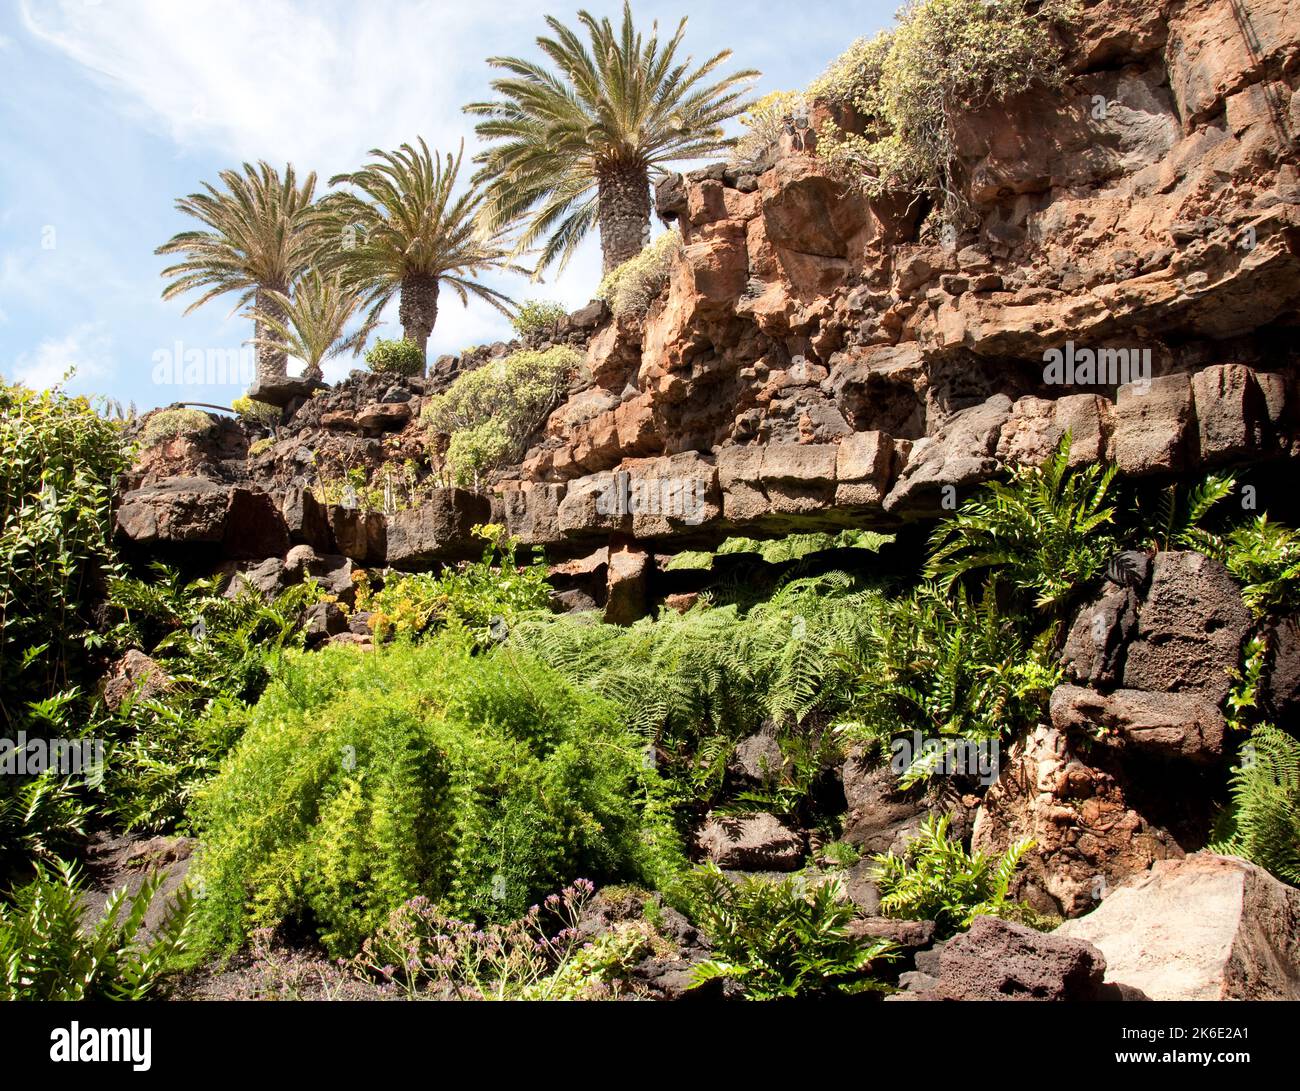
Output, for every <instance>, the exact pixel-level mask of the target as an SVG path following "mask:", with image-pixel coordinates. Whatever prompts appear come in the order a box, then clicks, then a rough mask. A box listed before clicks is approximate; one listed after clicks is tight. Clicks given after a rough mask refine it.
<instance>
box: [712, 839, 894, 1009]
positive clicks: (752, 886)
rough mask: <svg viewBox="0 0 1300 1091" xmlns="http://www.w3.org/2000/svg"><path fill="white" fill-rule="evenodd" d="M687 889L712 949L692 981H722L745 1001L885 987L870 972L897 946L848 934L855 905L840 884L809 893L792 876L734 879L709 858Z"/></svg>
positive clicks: (820, 886) (822, 994)
mask: <svg viewBox="0 0 1300 1091" xmlns="http://www.w3.org/2000/svg"><path fill="white" fill-rule="evenodd" d="M686 889H687V894H686V896H687V898H688V901H689V904H690V907H691V912H692V916H693V917H694V919H695V921H696V922H697V923H698V924H699V926H700V928H701V929H702V930H703V931H704V933H705V935H706V936H707V937H708V939H709V942H710V943H711V944H712V947H713V952H714V957H713V958H710V959H708V960H706V961H704V962H701V963H700V964H698V965H697V966H696V968H695V980H694V983H693V987H697V988H698V987H699V986H701V985H703V984H705V983H706V982H709V981H714V980H717V979H725V980H729V981H733V982H735V983H736V984H737V985H738V986H739V987H740V990H741V992H742V994H743V995H744V997H745V998H746V999H748V1000H776V999H781V998H791V997H801V998H808V997H817V996H828V995H836V994H845V993H861V992H866V991H871V990H880V989H881V988H883V986H882V984H881V983H880V982H879V981H877V980H876V979H875V978H873V977H872V976H871V972H872V970H873V969H875V968H876V966H877V964H879V963H881V962H885V961H889V960H890V959H891V958H892V957H893V955H894V951H895V948H894V945H893V944H892V943H890V942H888V941H886V940H881V939H874V938H872V937H870V936H852V935H850V934H849V931H848V924H849V922H850V921H851V920H852V919H853V917H854V914H855V908H854V906H853V903H851V902H849V901H848V900H847V899H846V898H845V897H844V893H843V890H842V888H841V887H840V885H839V883H838V882H836V881H830V882H826V883H821V884H818V885H816V886H814V887H813V889H812V890H811V891H807V890H805V889H804V887H803V885H802V883H801V880H799V879H798V878H794V877H792V878H788V879H784V880H782V881H781V882H770V881H768V880H766V879H761V878H756V877H747V878H744V879H741V880H740V881H733V880H731V879H729V878H728V877H727V876H726V875H724V874H723V873H722V872H721V871H720V870H718V868H717V866H716V865H714V864H707V865H705V866H704V867H702V868H698V869H696V871H694V872H692V874H691V877H690V880H689V882H688V883H687V888H686Z"/></svg>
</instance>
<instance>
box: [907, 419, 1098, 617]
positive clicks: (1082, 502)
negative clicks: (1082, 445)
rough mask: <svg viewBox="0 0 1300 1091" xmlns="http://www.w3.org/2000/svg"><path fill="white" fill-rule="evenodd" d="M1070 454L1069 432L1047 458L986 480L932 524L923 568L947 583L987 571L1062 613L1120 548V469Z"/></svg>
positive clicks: (1044, 606)
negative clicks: (1115, 499)
mask: <svg viewBox="0 0 1300 1091" xmlns="http://www.w3.org/2000/svg"><path fill="white" fill-rule="evenodd" d="M1069 454H1070V435H1069V433H1067V434H1066V435H1065V436H1064V437H1063V438H1062V439H1061V442H1060V443H1059V444H1058V446H1057V449H1056V451H1055V453H1054V454H1053V455H1052V457H1051V458H1049V459H1048V461H1047V462H1046V463H1045V464H1044V465H1042V466H1019V467H1017V468H1016V469H1015V470H1014V471H1013V473H1012V479H1011V480H1010V481H1009V482H1005V483H1004V482H999V481H994V482H990V483H989V484H986V485H984V486H983V487H982V488H981V489H980V491H979V493H977V494H976V495H975V496H974V497H973V498H971V499H970V500H967V501H966V502H965V503H964V504H962V506H961V507H960V508H959V509H958V510H957V512H956V513H955V514H954V515H953V516H952V518H950V519H945V520H943V521H942V522H941V523H940V525H939V526H938V527H937V528H936V529H935V532H934V534H933V536H932V537H931V539H930V557H929V560H928V561H927V563H926V568H925V572H926V575H927V576H931V577H937V578H938V579H939V581H940V586H941V587H943V588H944V589H948V588H950V587H952V585H953V584H954V582H955V581H957V580H958V579H961V578H963V577H964V576H966V575H967V574H968V573H971V572H985V573H989V574H991V575H993V576H997V577H999V578H1001V579H1003V580H1005V581H1006V582H1007V583H1008V584H1009V585H1010V586H1011V587H1013V588H1014V589H1015V590H1016V591H1018V592H1022V593H1025V594H1028V595H1030V596H1032V599H1031V603H1032V605H1033V606H1034V607H1035V608H1036V609H1040V610H1048V611H1052V612H1054V613H1058V614H1059V613H1060V612H1062V611H1063V610H1064V609H1066V608H1067V607H1068V606H1069V605H1071V604H1072V603H1073V602H1074V601H1075V600H1076V599H1077V598H1078V596H1079V595H1081V594H1083V593H1086V591H1087V588H1088V586H1089V584H1090V583H1091V582H1092V581H1093V580H1094V579H1095V578H1096V577H1097V576H1098V575H1100V574H1101V572H1102V570H1103V569H1104V567H1105V565H1106V562H1107V560H1108V559H1109V558H1110V556H1111V555H1112V554H1113V553H1114V551H1115V548H1116V537H1115V532H1114V530H1113V529H1112V524H1113V523H1114V518H1115V505H1114V504H1113V503H1112V502H1111V495H1110V488H1111V482H1112V481H1113V479H1114V477H1115V472H1116V470H1115V467H1114V466H1111V467H1109V468H1107V469H1105V470H1103V469H1102V468H1101V466H1100V465H1098V464H1096V463H1091V464H1089V465H1088V466H1086V467H1084V468H1082V469H1074V470H1071V469H1070V467H1069Z"/></svg>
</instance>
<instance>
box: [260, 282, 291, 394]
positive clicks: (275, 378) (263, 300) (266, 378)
mask: <svg viewBox="0 0 1300 1091" xmlns="http://www.w3.org/2000/svg"><path fill="white" fill-rule="evenodd" d="M286 290H287V289H286V288H284V287H282V286H281V285H279V284H263V285H261V286H260V287H259V288H258V289H257V296H256V297H255V298H254V300H253V314H254V323H253V326H254V330H255V332H256V335H257V336H258V337H259V338H269V337H272V336H273V334H272V333H271V330H270V329H269V328H268V327H267V325H266V324H265V323H264V322H262V321H261V319H259V318H257V317H256V316H257V315H262V314H269V315H271V316H273V317H275V318H277V319H281V320H282V319H283V318H284V308H283V307H281V306H280V305H279V304H278V303H276V301H275V300H274V299H272V298H271V297H270V296H269V295H268V294H267V293H268V292H284V291H286ZM288 377H289V358H288V356H287V355H286V354H285V351H284V350H283V349H280V348H276V347H275V346H274V345H268V344H258V346H257V382H258V385H259V386H262V385H266V384H272V385H274V384H275V383H282V382H284V381H285V379H287V378H288Z"/></svg>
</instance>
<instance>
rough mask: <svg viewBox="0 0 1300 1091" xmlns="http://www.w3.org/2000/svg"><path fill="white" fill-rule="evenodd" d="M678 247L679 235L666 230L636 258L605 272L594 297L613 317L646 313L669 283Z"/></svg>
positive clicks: (680, 244) (680, 243) (679, 246)
mask: <svg viewBox="0 0 1300 1091" xmlns="http://www.w3.org/2000/svg"><path fill="white" fill-rule="evenodd" d="M681 248H682V237H681V235H680V234H679V233H678V232H676V231H671V230H670V231H665V232H664V233H663V234H662V235H660V236H659V237H658V238H657V239H655V240H654V241H653V242H652V243H650V245H649V246H647V247H646V248H645V249H644V250H642V251H641V253H639V254H638V255H637V256H636V257H634V258H628V260H627V261H625V262H623V264H622V265H620V266H618V268H616V269H611V270H610V271H609V272H608V273H606V274H605V279H604V280H602V281H601V282H600V287H599V288H597V289H596V298H597V299H603V300H604V301H605V302H606V303H608V304H609V309H610V311H611V313H612V314H613V315H614V317H615V318H622V317H624V316H626V315H632V316H637V315H643V314H645V313H646V311H647V310H648V309H649V307H650V304H651V303H652V302H653V301H654V299H655V297H656V296H658V295H659V293H660V292H661V291H663V289H664V286H665V285H666V284H667V283H668V274H669V271H670V270H671V269H672V265H673V258H674V257H676V255H677V252H678V251H679V250H681Z"/></svg>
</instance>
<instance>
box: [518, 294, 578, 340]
mask: <svg viewBox="0 0 1300 1091" xmlns="http://www.w3.org/2000/svg"><path fill="white" fill-rule="evenodd" d="M568 317H569V312H568V311H566V310H565V309H564V304H563V303H554V302H551V301H548V300H543V299H529V300H526V301H525V302H523V303H521V304H520V305H519V309H518V310H517V311H516V312H515V316H514V318H513V319H511V323H510V324H511V325H512V326H514V328H515V333H517V334H519V336H520V337H527V336H529V335H530V334H547V333H551V332H552V331H553V330H554V329H555V326H556V323H558V322H560V321H561V320H562V319H565V318H568Z"/></svg>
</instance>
